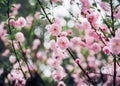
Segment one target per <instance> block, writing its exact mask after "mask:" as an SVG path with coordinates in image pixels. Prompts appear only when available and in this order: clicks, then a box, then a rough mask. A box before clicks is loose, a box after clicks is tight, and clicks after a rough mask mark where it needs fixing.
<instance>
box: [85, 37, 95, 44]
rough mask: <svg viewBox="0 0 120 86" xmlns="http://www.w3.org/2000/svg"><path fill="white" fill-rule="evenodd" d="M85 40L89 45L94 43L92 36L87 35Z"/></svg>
mask: <svg viewBox="0 0 120 86" xmlns="http://www.w3.org/2000/svg"><path fill="white" fill-rule="evenodd" d="M85 42H86V44H87V45H88V46H90V45H92V44H93V43H94V38H93V37H90V36H86V37H85Z"/></svg>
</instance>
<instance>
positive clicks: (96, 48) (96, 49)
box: [91, 43, 101, 53]
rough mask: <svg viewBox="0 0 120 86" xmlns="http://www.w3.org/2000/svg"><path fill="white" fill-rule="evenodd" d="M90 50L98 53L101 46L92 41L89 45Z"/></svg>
mask: <svg viewBox="0 0 120 86" xmlns="http://www.w3.org/2000/svg"><path fill="white" fill-rule="evenodd" d="M91 50H92V51H94V52H95V53H99V52H100V50H101V47H100V45H99V44H98V43H94V44H93V45H91Z"/></svg>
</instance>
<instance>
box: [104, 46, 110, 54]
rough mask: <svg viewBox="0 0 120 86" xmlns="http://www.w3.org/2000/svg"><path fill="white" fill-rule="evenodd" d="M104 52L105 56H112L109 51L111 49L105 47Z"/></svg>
mask: <svg viewBox="0 0 120 86" xmlns="http://www.w3.org/2000/svg"><path fill="white" fill-rule="evenodd" d="M103 52H104V53H105V54H107V55H110V49H109V47H107V46H105V47H104V48H103Z"/></svg>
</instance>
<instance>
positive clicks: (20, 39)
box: [15, 32, 25, 42]
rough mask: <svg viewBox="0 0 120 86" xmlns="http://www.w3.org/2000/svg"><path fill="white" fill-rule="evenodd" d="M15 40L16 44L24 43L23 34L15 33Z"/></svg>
mask: <svg viewBox="0 0 120 86" xmlns="http://www.w3.org/2000/svg"><path fill="white" fill-rule="evenodd" d="M15 38H16V40H17V41H18V42H24V41H25V37H24V34H23V33H22V32H17V33H16V35H15Z"/></svg>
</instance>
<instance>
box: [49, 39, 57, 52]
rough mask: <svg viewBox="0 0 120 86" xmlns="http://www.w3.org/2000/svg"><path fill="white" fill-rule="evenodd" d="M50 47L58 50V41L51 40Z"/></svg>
mask: <svg viewBox="0 0 120 86" xmlns="http://www.w3.org/2000/svg"><path fill="white" fill-rule="evenodd" d="M50 48H51V49H52V50H54V51H56V50H57V46H56V43H55V40H51V41H50Z"/></svg>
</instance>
